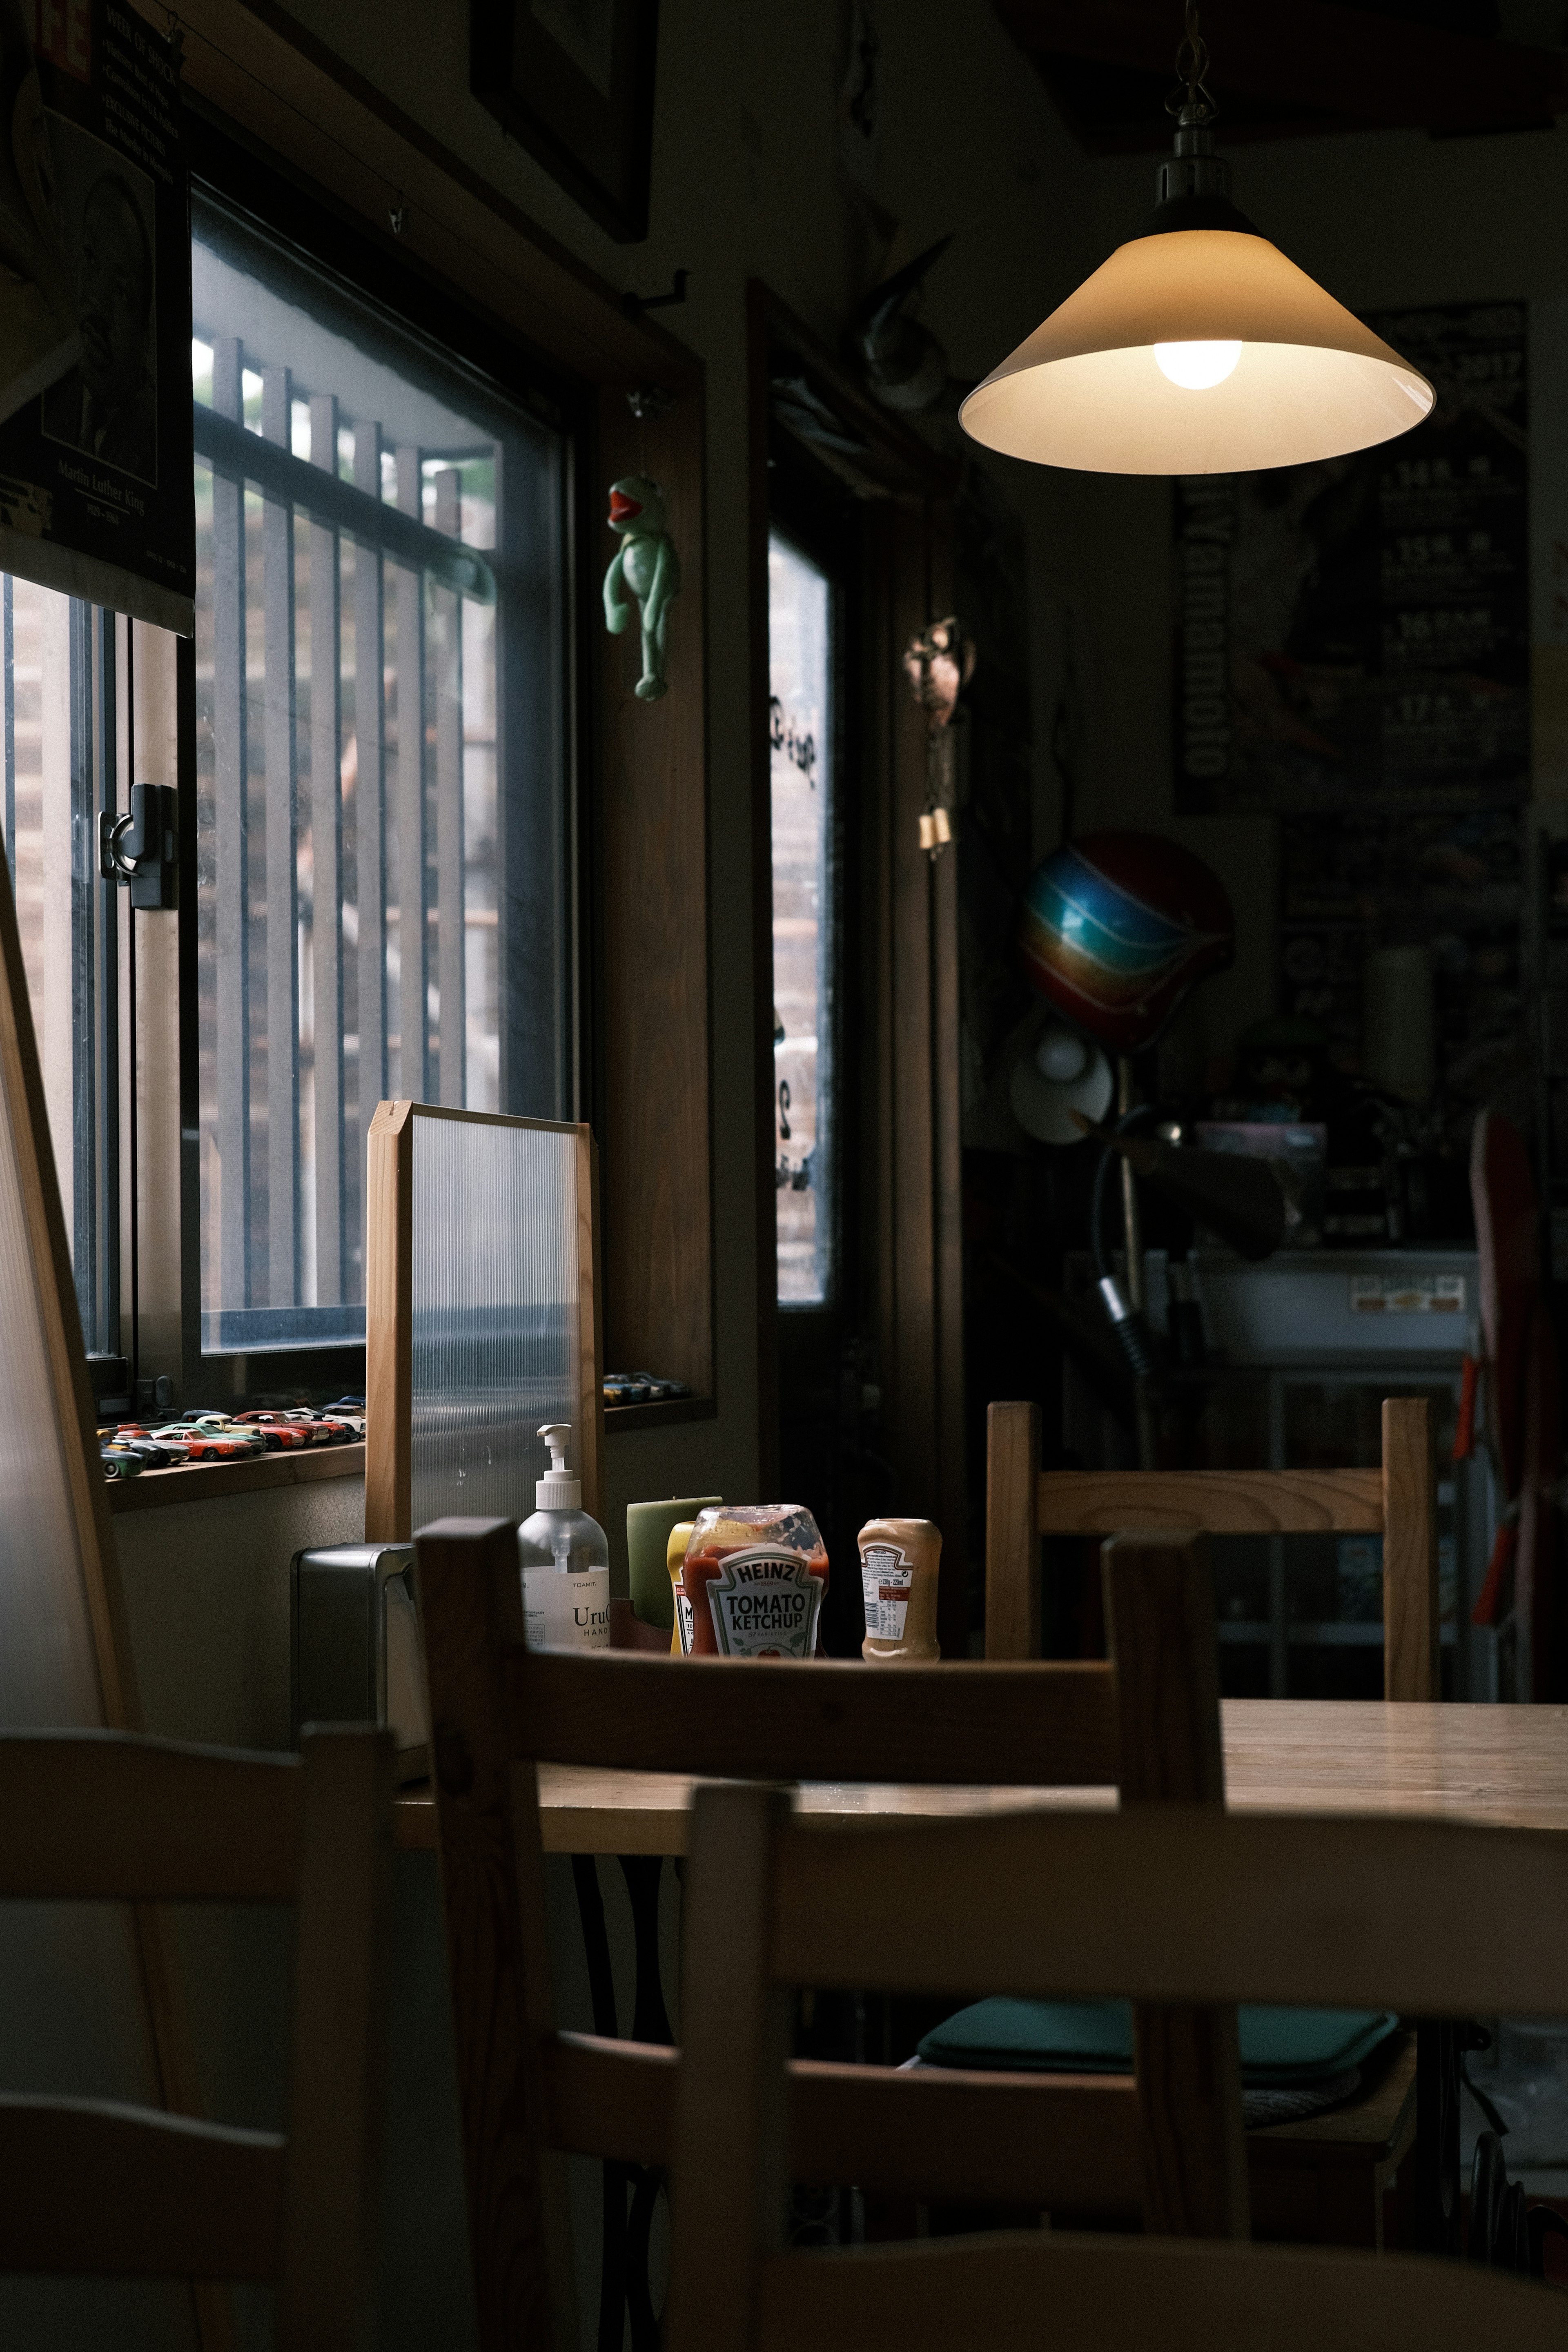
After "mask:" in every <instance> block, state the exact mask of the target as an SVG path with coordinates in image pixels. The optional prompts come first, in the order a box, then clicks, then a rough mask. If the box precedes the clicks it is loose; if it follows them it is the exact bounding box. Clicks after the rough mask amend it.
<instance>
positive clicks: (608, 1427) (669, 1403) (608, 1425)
mask: <svg viewBox="0 0 1568 2352" xmlns="http://www.w3.org/2000/svg"><path fill="white" fill-rule="evenodd" d="M718 1410H719V1407H718V1405H717V1403H716V1402H715V1401H714V1399H713V1398H712V1397H710V1396H699V1397H666V1398H665V1399H664V1401H663V1402H662V1403H660V1404H607V1405H606V1406H605V1436H606V1437H614V1436H615V1434H616V1432H617V1431H618V1430H623V1429H668V1427H669V1426H670V1424H671V1423H674V1422H678V1421H711V1420H712V1419H713V1416H714V1414H715V1413H716V1412H718Z"/></svg>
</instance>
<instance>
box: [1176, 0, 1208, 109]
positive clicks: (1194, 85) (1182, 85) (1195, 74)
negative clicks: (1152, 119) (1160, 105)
mask: <svg viewBox="0 0 1568 2352" xmlns="http://www.w3.org/2000/svg"><path fill="white" fill-rule="evenodd" d="M1208 69H1209V49H1208V43H1207V42H1206V41H1205V38H1204V37H1203V35H1202V34H1201V33H1200V32H1199V30H1198V10H1197V0H1187V13H1186V18H1185V25H1184V31H1183V35H1182V41H1181V46H1180V47H1179V48H1178V49H1177V51H1176V87H1175V89H1173V91H1172V92H1171V95H1170V97H1169V98H1168V99H1167V100H1165V111H1166V113H1167V114H1174V115H1176V116H1178V117H1179V118H1180V120H1181V121H1183V122H1189V123H1191V122H1212V121H1214V119H1215V115H1216V114H1217V113H1218V112H1219V108H1218V107H1217V106H1216V105H1215V100H1214V94H1213V92H1212V91H1211V90H1210V89H1209V88H1208V87H1207V84H1206V82H1205V75H1206V74H1207V72H1208Z"/></svg>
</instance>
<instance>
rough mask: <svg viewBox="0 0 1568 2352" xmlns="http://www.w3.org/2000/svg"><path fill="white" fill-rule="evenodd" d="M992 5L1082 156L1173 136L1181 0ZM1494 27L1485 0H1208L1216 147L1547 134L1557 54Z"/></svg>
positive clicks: (1566, 73) (1566, 87)
mask: <svg viewBox="0 0 1568 2352" xmlns="http://www.w3.org/2000/svg"><path fill="white" fill-rule="evenodd" d="M995 6H996V13H997V15H998V16H1000V17H1001V19H1002V21H1003V23H1004V24H1005V26H1006V27H1007V29H1008V31H1009V32H1010V33H1011V34H1012V36H1013V37H1014V39H1015V40H1016V42H1017V44H1018V46H1019V47H1020V48H1021V49H1022V50H1023V52H1024V54H1025V56H1026V57H1027V58H1029V59H1030V60H1031V62H1032V63H1033V64H1034V65H1035V67H1036V68H1037V71H1038V73H1039V75H1040V78H1041V79H1042V80H1043V81H1044V82H1045V85H1046V87H1047V89H1048V90H1049V91H1050V93H1051V96H1052V98H1053V99H1054V100H1055V101H1056V103H1057V107H1058V110H1059V111H1060V113H1061V115H1062V117H1063V119H1064V120H1065V121H1066V122H1067V123H1068V127H1069V128H1070V129H1071V130H1072V131H1074V132H1075V133H1076V134H1077V136H1078V138H1079V140H1080V141H1081V142H1082V143H1083V145H1084V146H1085V147H1086V148H1087V149H1088V150H1089V152H1090V153H1092V154H1117V153H1127V152H1137V151H1141V150H1143V149H1153V148H1159V147H1163V146H1165V145H1166V144H1167V143H1168V142H1169V139H1170V134H1171V121H1170V117H1169V115H1168V114H1167V113H1166V111H1165V100H1166V99H1167V97H1168V96H1169V95H1170V93H1171V90H1172V89H1173V86H1174V83H1175V66H1174V60H1175V52H1176V45H1177V42H1178V41H1179V40H1180V38H1181V34H1182V7H1181V0H995ZM1564 13H1565V15H1568V10H1565V12H1564ZM1499 24H1500V11H1499V8H1498V6H1497V5H1494V0H1382V5H1370V0H1369V5H1362V6H1350V5H1339V0H1290V5H1288V6H1286V5H1279V0H1207V4H1206V5H1205V6H1204V8H1203V10H1202V25H1201V30H1202V33H1203V37H1204V38H1205V41H1206V42H1207V43H1208V47H1209V52H1210V58H1211V64H1210V70H1209V77H1208V86H1209V89H1211V90H1212V92H1213V94H1214V96H1215V99H1216V100H1217V101H1218V106H1219V124H1220V135H1221V139H1222V142H1240V141H1243V140H1248V139H1286V138H1291V137H1296V136H1300V135H1302V134H1305V133H1309V132H1321V131H1387V130H1394V129H1418V130H1425V131H1433V132H1436V133H1437V134H1438V135H1447V136H1451V137H1452V136H1462V135H1463V134H1465V133H1467V132H1478V131H1539V130H1545V129H1548V128H1550V126H1551V124H1552V121H1553V120H1554V119H1555V117H1556V115H1557V114H1558V113H1559V112H1560V111H1564V110H1568V56H1565V55H1564V53H1563V51H1561V50H1558V49H1555V48H1545V47H1535V46H1532V45H1530V44H1527V43H1526V42H1524V41H1521V40H1517V39H1512V40H1510V39H1508V38H1506V37H1503V35H1502V34H1501V32H1500V29H1499Z"/></svg>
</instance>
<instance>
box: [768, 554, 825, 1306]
mask: <svg viewBox="0 0 1568 2352" xmlns="http://www.w3.org/2000/svg"><path fill="white" fill-rule="evenodd" d="M832 623H833V590H832V585H831V583H830V582H829V580H828V578H827V575H826V572H823V571H822V570H821V569H820V568H819V567H818V566H817V565H816V564H815V563H813V562H811V561H810V559H809V558H808V557H807V556H805V555H803V554H802V553H801V552H800V551H799V550H798V549H796V548H795V547H793V546H792V545H791V544H790V542H789V541H787V540H785V539H783V538H781V537H780V536H779V535H778V534H777V533H776V532H775V533H774V534H773V536H772V537H771V538H770V540H769V542H768V663H769V673H770V675H769V692H770V698H771V699H770V717H771V721H772V728H771V732H772V743H773V761H772V803H773V1123H774V1137H775V1145H776V1155H777V1165H776V1173H775V1182H776V1184H777V1187H778V1203H777V1210H778V1297H779V1304H780V1306H781V1307H824V1306H826V1305H827V1304H828V1303H829V1302H830V1301H831V1299H832V1297H833V1285H834V1273H835V1269H834V1264H833V1255H834V1253H833V1198H834V1192H833V1176H834V1168H833V1152H834V1121H833V1118H832V1104H833V1034H834V1009H835V1008H834V1002H833V994H834V992H833V973H834V971H835V945H836V942H835V940H834V936H833V934H834V923H835V912H834V902H835V891H834V872H833V865H834V859H833V819H834V809H833V794H834V782H835V779H834V758H833V717H834V714H833V709H832V643H833V636H832Z"/></svg>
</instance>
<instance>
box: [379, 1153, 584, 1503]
mask: <svg viewBox="0 0 1568 2352" xmlns="http://www.w3.org/2000/svg"><path fill="white" fill-rule="evenodd" d="M577 1297H578V1259H577V1132H576V1129H574V1128H571V1127H549V1126H525V1125H523V1124H522V1123H521V1121H519V1122H513V1121H511V1120H509V1119H474V1118H440V1117H428V1116H426V1117H420V1116H417V1115H416V1118H415V1120H414V1234H413V1331H412V1359H413V1361H412V1371H413V1407H414V1438H413V1461H412V1502H413V1524H414V1526H415V1527H416V1528H422V1527H426V1526H427V1525H428V1524H429V1522H430V1521H431V1520H432V1519H438V1518H440V1517H443V1516H444V1515H445V1514H446V1513H447V1512H462V1513H465V1514H467V1515H469V1516H474V1515H478V1516H481V1517H486V1516H492V1515H494V1516H500V1517H506V1518H523V1517H527V1515H528V1513H529V1512H530V1511H531V1510H532V1508H533V1484H534V1481H535V1479H536V1478H541V1477H542V1476H543V1475H544V1473H545V1471H546V1470H547V1469H548V1468H549V1466H550V1463H549V1456H548V1454H547V1452H546V1449H545V1447H544V1446H543V1445H542V1444H541V1442H540V1440H539V1437H538V1435H537V1432H538V1430H539V1428H540V1426H541V1425H542V1423H545V1422H552V1421H575V1419H576V1415H577V1407H578V1396H579V1389H578V1365H579V1360H580V1352H581V1351H580V1345H579V1338H578V1307H577ZM580 1434H581V1433H580V1432H578V1431H577V1430H575V1429H574V1431H573V1437H572V1449H571V1464H572V1467H573V1469H574V1470H575V1469H576V1468H577V1467H578V1466H579V1464H580V1462H581V1458H582V1457H581V1454H580V1452H579V1448H578V1440H579V1437H580Z"/></svg>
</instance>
